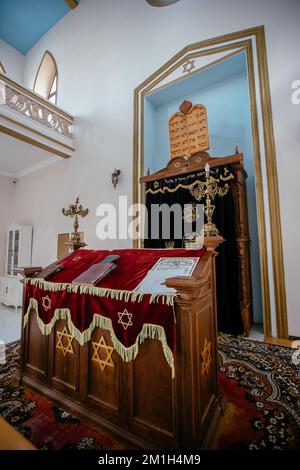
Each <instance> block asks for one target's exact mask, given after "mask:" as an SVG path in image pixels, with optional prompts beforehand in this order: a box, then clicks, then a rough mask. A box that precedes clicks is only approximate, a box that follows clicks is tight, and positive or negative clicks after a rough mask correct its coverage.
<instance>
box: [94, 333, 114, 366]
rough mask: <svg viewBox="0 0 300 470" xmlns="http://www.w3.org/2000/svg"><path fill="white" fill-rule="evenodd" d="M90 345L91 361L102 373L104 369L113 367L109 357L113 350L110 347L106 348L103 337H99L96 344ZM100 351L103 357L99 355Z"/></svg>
mask: <svg viewBox="0 0 300 470" xmlns="http://www.w3.org/2000/svg"><path fill="white" fill-rule="evenodd" d="M92 345H93V349H94V354H93V356H92V361H94V362H96V363H97V364H99V366H100V369H101V371H102V372H103V371H104V370H105V369H106V367H115V365H114V363H113V360H112V357H111V356H112V353H113V352H114V348H113V347H112V346H108V344H107V343H106V341H105V338H104V336H101V338H100V341H99V342H98V343H95V342H93V343H92ZM101 351H104V357H102V356H101V355H100V352H101Z"/></svg>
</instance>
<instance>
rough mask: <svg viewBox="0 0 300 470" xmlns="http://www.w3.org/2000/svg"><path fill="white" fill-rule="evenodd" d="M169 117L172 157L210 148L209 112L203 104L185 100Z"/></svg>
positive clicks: (189, 154)
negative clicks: (177, 110) (178, 109)
mask: <svg viewBox="0 0 300 470" xmlns="http://www.w3.org/2000/svg"><path fill="white" fill-rule="evenodd" d="M179 108H180V111H179V112H177V113H175V114H173V115H172V116H171V117H170V119H169V138H170V153H171V159H172V158H176V157H183V156H191V155H194V154H195V153H197V152H202V151H204V150H207V149H209V137H208V125H207V113H206V108H205V106H204V105H203V104H196V105H192V103H191V102H190V101H184V102H183V103H182V104H181V105H180V107H179Z"/></svg>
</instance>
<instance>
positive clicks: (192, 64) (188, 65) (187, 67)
mask: <svg viewBox="0 0 300 470" xmlns="http://www.w3.org/2000/svg"><path fill="white" fill-rule="evenodd" d="M194 68H195V61H194V60H190V59H188V60H187V61H186V63H185V64H183V71H182V73H186V72H187V73H190V72H191V71H192V70H193V69H194Z"/></svg>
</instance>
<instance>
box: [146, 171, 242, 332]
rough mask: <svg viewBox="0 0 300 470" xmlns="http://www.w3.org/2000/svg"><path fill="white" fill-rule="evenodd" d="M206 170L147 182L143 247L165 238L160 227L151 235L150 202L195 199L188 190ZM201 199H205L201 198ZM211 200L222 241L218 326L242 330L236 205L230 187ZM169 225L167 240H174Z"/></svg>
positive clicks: (162, 242) (216, 173)
mask: <svg viewBox="0 0 300 470" xmlns="http://www.w3.org/2000/svg"><path fill="white" fill-rule="evenodd" d="M211 173H212V174H213V175H214V176H216V177H218V176H219V175H220V174H223V173H224V168H223V167H219V168H214V169H211ZM204 179H205V173H204V172H199V173H193V174H189V175H184V176H180V177H174V178H169V179H161V180H157V181H154V182H150V183H147V184H146V188H145V191H146V207H147V220H146V233H148V234H149V238H147V239H145V240H144V247H145V248H164V247H165V241H166V240H164V239H163V238H162V233H161V231H160V237H159V239H151V238H150V234H151V205H152V204H159V205H161V204H167V205H169V206H171V205H173V204H175V203H178V204H180V205H181V206H182V207H183V206H184V205H185V204H192V203H195V202H199V201H196V200H195V198H194V197H193V195H192V194H191V192H190V188H189V187H188V188H186V186H190V185H191V184H193V183H194V182H196V181H201V180H202V181H204ZM200 202H201V203H203V202H204V201H203V200H201V201H200ZM214 204H215V206H216V208H215V212H214V219H213V220H214V222H215V224H216V225H217V227H218V229H219V232H220V234H221V235H222V237H223V238H224V239H225V241H224V242H223V243H222V244H221V245H220V246H219V248H218V252H219V255H218V256H217V258H216V277H217V304H218V330H219V331H221V332H223V333H230V334H235V335H237V334H241V333H242V332H243V323H242V318H241V311H240V298H239V297H240V296H239V292H240V289H239V264H238V250H237V243H236V233H235V209H234V201H233V196H232V191H231V189H230V190H229V191H228V193H227V194H226V195H225V196H224V197H216V198H215V201H214ZM173 237H174V231H173V227H172V219H171V230H170V240H174V238H173ZM174 242H175V247H176V248H180V247H182V240H174Z"/></svg>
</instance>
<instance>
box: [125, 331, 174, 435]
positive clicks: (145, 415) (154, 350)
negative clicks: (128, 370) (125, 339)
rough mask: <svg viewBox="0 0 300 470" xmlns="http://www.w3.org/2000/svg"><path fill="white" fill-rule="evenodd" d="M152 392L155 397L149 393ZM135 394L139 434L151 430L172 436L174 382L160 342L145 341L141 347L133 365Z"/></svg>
mask: <svg viewBox="0 0 300 470" xmlns="http://www.w3.org/2000/svg"><path fill="white" fill-rule="evenodd" d="M150 390H155V391H156V393H155V394H153V393H149V391H150ZM132 391H133V395H132V404H131V406H132V410H133V420H134V427H135V428H137V429H138V432H139V434H142V433H143V430H145V429H148V430H149V428H152V429H153V430H155V429H157V430H158V429H159V430H160V432H161V433H164V434H166V435H170V436H172V434H173V433H174V416H173V405H174V382H173V381H172V374H171V369H170V367H169V365H168V364H167V362H166V360H165V357H164V353H163V350H162V345H161V343H160V342H159V341H157V340H146V341H145V343H144V344H142V345H141V346H140V351H139V354H138V355H137V357H136V359H135V360H134V362H133V363H132ZM166 397H168V398H167V400H166ZM147 432H149V431H147ZM158 439H160V437H159V435H158Z"/></svg>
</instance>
